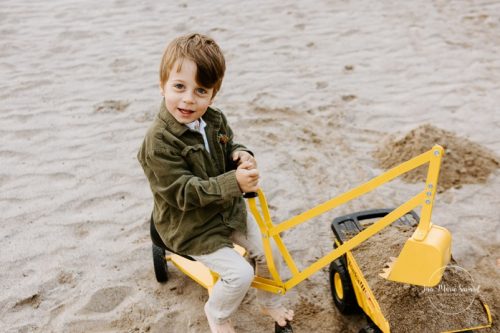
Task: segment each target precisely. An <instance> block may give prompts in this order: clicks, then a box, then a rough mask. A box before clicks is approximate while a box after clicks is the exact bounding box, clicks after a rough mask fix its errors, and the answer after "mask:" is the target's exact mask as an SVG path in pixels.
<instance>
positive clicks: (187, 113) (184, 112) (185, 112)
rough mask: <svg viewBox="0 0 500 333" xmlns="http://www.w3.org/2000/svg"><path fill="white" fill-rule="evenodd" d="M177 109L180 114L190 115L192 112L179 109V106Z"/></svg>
mask: <svg viewBox="0 0 500 333" xmlns="http://www.w3.org/2000/svg"><path fill="white" fill-rule="evenodd" d="M177 110H179V112H180V113H182V114H184V115H190V114H191V113H193V112H194V111H192V110H187V109H181V108H177Z"/></svg>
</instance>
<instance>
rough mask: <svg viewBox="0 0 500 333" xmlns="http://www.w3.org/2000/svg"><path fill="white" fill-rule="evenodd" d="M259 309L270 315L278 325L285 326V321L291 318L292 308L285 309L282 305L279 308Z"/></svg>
mask: <svg viewBox="0 0 500 333" xmlns="http://www.w3.org/2000/svg"><path fill="white" fill-rule="evenodd" d="M260 309H261V311H262V312H263V313H264V314H267V315H268V316H271V318H273V319H274V321H275V322H277V323H278V325H280V326H286V322H287V321H292V320H293V310H288V309H285V308H284V307H282V306H281V307H279V308H265V307H261V308H260Z"/></svg>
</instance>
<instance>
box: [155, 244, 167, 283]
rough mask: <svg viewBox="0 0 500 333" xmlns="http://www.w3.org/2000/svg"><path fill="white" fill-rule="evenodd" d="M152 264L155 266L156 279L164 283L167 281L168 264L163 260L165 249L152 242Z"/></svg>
mask: <svg viewBox="0 0 500 333" xmlns="http://www.w3.org/2000/svg"><path fill="white" fill-rule="evenodd" d="M153 264H154V268H155V276H156V281H158V282H160V283H164V282H167V281H168V266H167V261H166V260H165V250H164V249H162V248H161V247H159V246H157V245H155V244H153Z"/></svg>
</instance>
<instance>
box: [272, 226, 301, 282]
mask: <svg viewBox="0 0 500 333" xmlns="http://www.w3.org/2000/svg"><path fill="white" fill-rule="evenodd" d="M273 239H274V241H275V242H276V246H277V247H278V250H279V251H280V252H281V255H282V256H283V259H285V263H286V264H287V266H288V268H290V271H291V272H292V274H298V273H299V269H298V268H297V265H296V264H295V261H293V258H292V256H291V255H290V252H288V249H287V248H286V246H285V243H283V240H282V239H281V237H280V236H279V235H275V236H273Z"/></svg>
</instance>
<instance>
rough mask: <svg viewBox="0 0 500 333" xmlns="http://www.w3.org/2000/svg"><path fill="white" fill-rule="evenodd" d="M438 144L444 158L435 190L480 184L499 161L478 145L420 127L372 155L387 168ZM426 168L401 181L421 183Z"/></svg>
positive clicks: (389, 142)
mask: <svg viewBox="0 0 500 333" xmlns="http://www.w3.org/2000/svg"><path fill="white" fill-rule="evenodd" d="M435 144H439V145H441V146H443V148H444V149H445V156H444V158H443V164H442V166H441V173H440V176H439V183H438V191H439V192H443V191H446V190H447V189H449V188H451V187H457V188H460V187H461V186H462V185H463V184H476V183H484V182H486V180H487V179H488V176H489V175H490V174H491V173H492V172H493V171H494V170H495V169H497V168H498V167H499V165H500V162H499V159H498V158H497V157H496V156H495V155H494V154H493V153H492V152H490V151H488V150H487V149H485V148H484V147H481V146H480V145H478V144H476V143H474V142H472V141H470V140H468V139H466V138H461V137H459V136H457V135H455V134H454V133H452V132H449V131H445V130H443V129H439V128H436V127H434V126H432V125H428V124H425V125H422V126H419V127H417V128H415V129H414V130H412V131H410V132H409V133H408V134H406V135H405V136H404V137H403V138H402V139H399V140H397V139H394V138H391V139H389V140H387V142H385V143H384V144H383V146H382V147H380V148H378V149H377V150H376V151H375V153H374V154H373V155H374V157H375V158H376V159H377V160H378V162H379V165H380V166H381V167H382V168H384V169H390V168H392V167H394V166H396V165H398V164H400V163H402V162H405V161H407V160H409V159H411V158H412V157H414V156H416V155H418V154H421V153H423V152H425V151H427V150H429V149H430V148H431V147H432V146H433V145H435ZM426 175H427V168H426V167H421V168H418V169H415V170H414V171H411V172H409V173H406V174H404V175H403V176H402V178H403V179H404V180H406V181H408V182H419V181H425V179H426Z"/></svg>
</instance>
